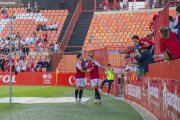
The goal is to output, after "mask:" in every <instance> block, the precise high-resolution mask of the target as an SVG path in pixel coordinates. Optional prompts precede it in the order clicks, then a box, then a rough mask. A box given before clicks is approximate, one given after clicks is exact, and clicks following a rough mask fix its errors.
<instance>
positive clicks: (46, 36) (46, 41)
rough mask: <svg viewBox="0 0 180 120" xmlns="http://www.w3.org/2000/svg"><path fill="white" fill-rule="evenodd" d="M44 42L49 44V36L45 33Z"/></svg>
mask: <svg viewBox="0 0 180 120" xmlns="http://www.w3.org/2000/svg"><path fill="white" fill-rule="evenodd" d="M43 40H44V41H43V42H44V43H48V34H47V33H46V32H44V33H43Z"/></svg>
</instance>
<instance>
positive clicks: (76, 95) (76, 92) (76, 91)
mask: <svg viewBox="0 0 180 120" xmlns="http://www.w3.org/2000/svg"><path fill="white" fill-rule="evenodd" d="M77 97H78V89H76V90H75V98H76V99H77Z"/></svg>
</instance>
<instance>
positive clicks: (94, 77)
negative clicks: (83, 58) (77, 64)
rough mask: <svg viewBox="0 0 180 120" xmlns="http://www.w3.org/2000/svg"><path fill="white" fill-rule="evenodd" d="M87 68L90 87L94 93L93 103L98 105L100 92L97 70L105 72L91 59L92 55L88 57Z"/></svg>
mask: <svg viewBox="0 0 180 120" xmlns="http://www.w3.org/2000/svg"><path fill="white" fill-rule="evenodd" d="M87 67H88V69H89V74H90V80H91V86H92V87H93V88H94V91H95V101H94V102H93V103H94V104H100V103H101V96H100V92H99V91H98V83H99V81H100V79H99V68H100V69H101V70H103V71H105V69H104V68H103V67H102V66H101V65H100V64H99V62H97V61H96V60H94V59H93V55H91V54H89V55H88V63H87Z"/></svg>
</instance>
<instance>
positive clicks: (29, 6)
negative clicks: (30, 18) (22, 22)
mask: <svg viewBox="0 0 180 120" xmlns="http://www.w3.org/2000/svg"><path fill="white" fill-rule="evenodd" d="M30 12H31V2H30V1H29V2H28V4H27V13H30Z"/></svg>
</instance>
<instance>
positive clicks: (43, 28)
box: [42, 23, 46, 31]
mask: <svg viewBox="0 0 180 120" xmlns="http://www.w3.org/2000/svg"><path fill="white" fill-rule="evenodd" d="M42 31H46V24H45V23H43V26H42Z"/></svg>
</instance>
